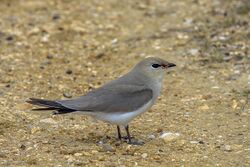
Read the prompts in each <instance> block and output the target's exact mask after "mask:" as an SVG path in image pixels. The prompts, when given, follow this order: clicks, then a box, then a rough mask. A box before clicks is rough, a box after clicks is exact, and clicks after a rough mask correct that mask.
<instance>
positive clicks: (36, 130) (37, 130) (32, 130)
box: [31, 127, 41, 134]
mask: <svg viewBox="0 0 250 167" xmlns="http://www.w3.org/2000/svg"><path fill="white" fill-rule="evenodd" d="M40 131H41V128H39V127H34V128H32V129H31V134H34V133H37V132H40Z"/></svg>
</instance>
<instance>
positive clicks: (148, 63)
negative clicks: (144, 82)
mask: <svg viewBox="0 0 250 167" xmlns="http://www.w3.org/2000/svg"><path fill="white" fill-rule="evenodd" d="M174 66H176V65H175V64H173V63H170V62H168V61H166V60H163V59H161V58H158V57H148V58H146V59H144V60H142V61H140V62H139V63H138V64H136V66H135V68H134V70H136V71H138V72H140V73H141V74H143V75H145V76H147V77H149V78H151V79H157V80H161V79H162V78H163V76H164V74H165V72H166V71H167V69H169V68H171V67H174Z"/></svg>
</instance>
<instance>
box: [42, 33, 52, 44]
mask: <svg viewBox="0 0 250 167" xmlns="http://www.w3.org/2000/svg"><path fill="white" fill-rule="evenodd" d="M49 37H50V35H49V34H46V35H44V36H43V37H42V38H41V42H43V43H46V42H48V41H49Z"/></svg>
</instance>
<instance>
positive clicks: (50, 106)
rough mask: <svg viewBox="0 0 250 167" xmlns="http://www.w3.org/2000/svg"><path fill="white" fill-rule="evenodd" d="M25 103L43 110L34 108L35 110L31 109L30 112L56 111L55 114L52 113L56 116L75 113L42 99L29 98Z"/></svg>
mask: <svg viewBox="0 0 250 167" xmlns="http://www.w3.org/2000/svg"><path fill="white" fill-rule="evenodd" d="M26 102H27V103H30V104H33V105H37V106H42V107H44V108H35V109H32V110H35V111H42V110H56V112H54V114H56V115H57V114H67V113H71V112H75V111H76V110H74V109H70V108H67V107H64V106H63V105H61V104H60V103H58V102H56V101H52V100H43V99H36V98H30V99H29V100H28V101H26Z"/></svg>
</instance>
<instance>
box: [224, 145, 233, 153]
mask: <svg viewBox="0 0 250 167" xmlns="http://www.w3.org/2000/svg"><path fill="white" fill-rule="evenodd" d="M224 151H227V152H231V151H232V147H231V146H230V145H225V146H224Z"/></svg>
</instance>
